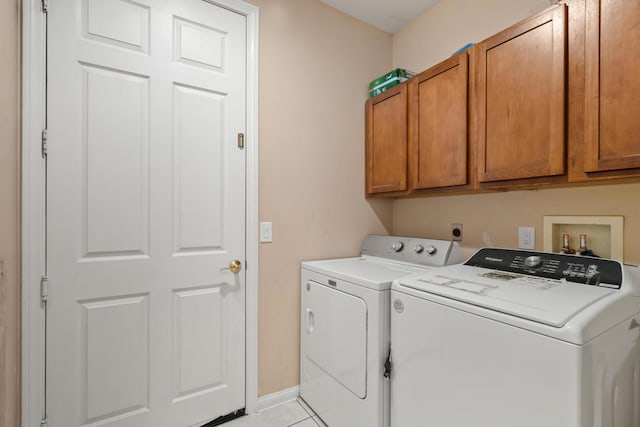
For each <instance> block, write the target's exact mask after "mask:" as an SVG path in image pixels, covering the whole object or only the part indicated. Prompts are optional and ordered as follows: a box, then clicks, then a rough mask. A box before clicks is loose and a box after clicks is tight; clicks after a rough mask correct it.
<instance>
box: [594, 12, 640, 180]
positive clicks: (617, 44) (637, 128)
mask: <svg viewBox="0 0 640 427" xmlns="http://www.w3.org/2000/svg"><path fill="white" fill-rule="evenodd" d="M586 20H587V21H586V24H587V26H586V38H585V53H586V58H585V68H586V75H585V85H586V87H585V95H586V97H585V98H586V102H585V153H584V156H585V171H587V172H597V171H607V170H617V169H630V168H639V167H640V105H639V102H640V2H638V1H629V0H624V1H621V0H587V1H586Z"/></svg>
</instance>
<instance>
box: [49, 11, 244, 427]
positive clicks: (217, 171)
mask: <svg viewBox="0 0 640 427" xmlns="http://www.w3.org/2000/svg"><path fill="white" fill-rule="evenodd" d="M245 51H246V22H245V17H244V16H241V15H239V14H236V13H234V12H231V11H228V10H226V9H223V8H221V7H218V6H215V5H213V4H211V3H208V2H205V1H201V0H55V1H52V2H50V4H49V15H48V82H47V83H48V100H47V106H48V136H49V144H48V145H49V154H48V158H47V162H48V163H47V169H48V170H47V179H48V181H47V191H48V193H47V194H48V201H47V264H48V266H47V275H48V277H49V301H48V306H47V334H46V335H47V364H46V367H47V374H46V376H47V381H46V383H47V385H46V397H47V415H48V419H49V424H48V425H49V426H51V427H74V426H85V425H91V426H98V425H100V426H102V425H107V426H118V427H120V426H130V427H142V426H154V427H163V426H167V427H176V426H190V425H194V424H198V423H202V422H205V421H208V420H210V419H213V418H216V417H218V416H220V415H223V414H227V413H229V412H232V411H234V410H237V409H240V408H243V407H244V396H245V389H244V387H245V311H244V310H245V288H244V285H245V275H244V268H243V269H242V270H241V271H240V272H239V273H236V274H234V273H232V272H231V271H229V270H228V269H227V270H224V268H225V267H228V266H229V264H230V262H231V261H233V260H235V259H237V260H240V261H241V262H242V263H243V264H244V259H245V154H244V151H243V150H242V149H241V148H240V147H239V144H238V136H237V135H238V133H241V132H245V107H246V105H245V103H246V100H245V98H246V97H245V93H246V84H245V81H246V71H245V68H246V67H245V62H246V60H245V58H246V55H245Z"/></svg>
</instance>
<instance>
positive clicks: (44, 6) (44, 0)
mask: <svg viewBox="0 0 640 427" xmlns="http://www.w3.org/2000/svg"><path fill="white" fill-rule="evenodd" d="M47 12H49V0H42V13H47Z"/></svg>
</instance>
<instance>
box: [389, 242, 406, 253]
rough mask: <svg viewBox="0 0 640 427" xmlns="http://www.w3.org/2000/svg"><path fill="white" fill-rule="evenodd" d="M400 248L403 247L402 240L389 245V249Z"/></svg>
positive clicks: (396, 249)
mask: <svg viewBox="0 0 640 427" xmlns="http://www.w3.org/2000/svg"><path fill="white" fill-rule="evenodd" d="M402 248H404V243H402V242H395V243H394V244H393V245H391V249H393V250H394V251H396V252H400V251H401V250H402Z"/></svg>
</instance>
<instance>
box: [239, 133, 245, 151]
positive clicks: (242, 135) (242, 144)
mask: <svg viewBox="0 0 640 427" xmlns="http://www.w3.org/2000/svg"><path fill="white" fill-rule="evenodd" d="M238 148H239V149H241V150H242V149H244V133H239V134H238Z"/></svg>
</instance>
